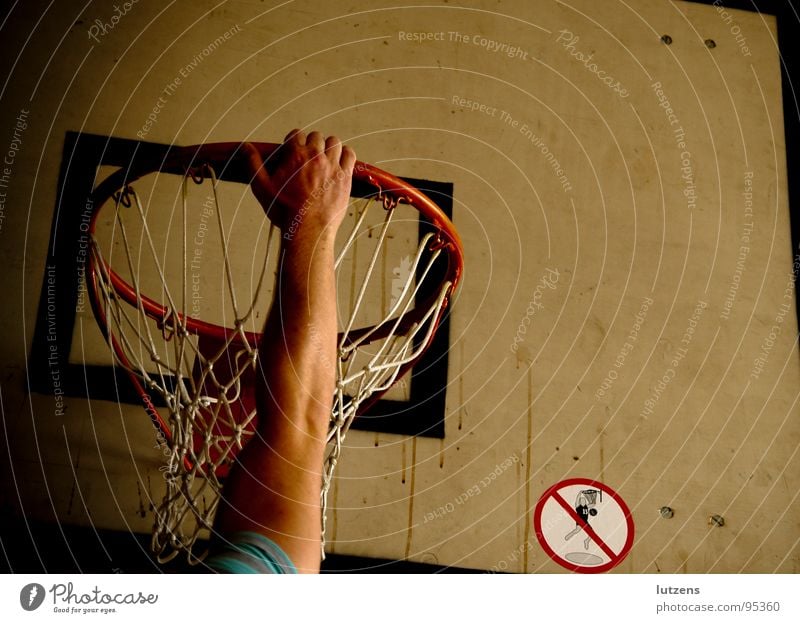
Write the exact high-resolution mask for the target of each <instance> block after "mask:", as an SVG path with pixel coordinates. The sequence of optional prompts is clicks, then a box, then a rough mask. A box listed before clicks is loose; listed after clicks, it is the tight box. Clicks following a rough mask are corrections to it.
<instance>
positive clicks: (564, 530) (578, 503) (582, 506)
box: [533, 478, 633, 573]
mask: <svg viewBox="0 0 800 623" xmlns="http://www.w3.org/2000/svg"><path fill="white" fill-rule="evenodd" d="M592 491H594V492H595V493H594V494H593V493H592ZM600 500H602V501H600ZM579 513H580V514H579ZM533 528H534V531H535V532H536V539H537V540H538V541H539V545H541V546H542V549H543V550H544V551H545V552H546V553H547V555H548V556H550V558H552V559H553V560H554V561H555V562H557V563H558V564H559V565H561V566H562V567H564V568H565V569H569V570H570V571H575V572H577V573H602V572H604V571H608V570H609V569H612V568H614V567H616V566H617V565H618V564H619V563H621V562H622V561H623V559H624V558H625V556H627V555H628V552H629V551H630V550H631V547H632V546H633V517H632V516H631V511H630V510H629V509H628V506H627V505H626V504H625V502H624V501H623V500H622V498H621V497H620V496H619V495H618V494H617V493H616V492H615V491H614V490H613V489H611V488H610V487H609V486H607V485H605V484H603V483H602V482H597V481H596V480H590V479H588V478H570V479H569V480H563V481H561V482H559V483H556V484H555V485H553V486H552V487H550V488H549V489H548V490H547V491H545V492H544V494H543V495H542V497H541V498H539V501H538V502H537V503H536V509H535V510H534V512H533Z"/></svg>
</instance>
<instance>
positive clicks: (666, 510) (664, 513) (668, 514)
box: [658, 506, 675, 519]
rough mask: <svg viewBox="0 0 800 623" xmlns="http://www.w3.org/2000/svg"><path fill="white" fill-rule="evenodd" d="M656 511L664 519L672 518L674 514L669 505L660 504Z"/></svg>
mask: <svg viewBox="0 0 800 623" xmlns="http://www.w3.org/2000/svg"><path fill="white" fill-rule="evenodd" d="M658 513H659V514H660V515H661V517H663V518H664V519H672V518H673V517H674V516H675V511H673V510H672V509H671V508H670V507H669V506H662V507H661V508H659V509H658Z"/></svg>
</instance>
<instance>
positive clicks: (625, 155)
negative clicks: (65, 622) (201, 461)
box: [0, 0, 800, 573]
mask: <svg viewBox="0 0 800 623" xmlns="http://www.w3.org/2000/svg"><path fill="white" fill-rule="evenodd" d="M430 4H431V3H427V4H426V6H414V3H412V4H408V3H406V4H405V5H404V6H403V7H397V6H395V5H394V4H392V3H389V2H381V1H369V2H362V3H360V4H359V5H358V9H357V10H346V11H345V10H343V8H342V7H341V6H340V5H339V3H329V4H323V3H318V2H288V3H277V2H249V1H240V2H229V3H224V4H221V5H216V4H215V3H212V2H205V1H204V0H201V1H199V2H195V3H193V5H192V10H191V11H187V10H186V9H185V8H182V7H181V6H179V4H177V3H176V4H169V5H166V6H164V5H163V3H157V2H154V1H150V0H141V1H140V2H138V3H136V4H134V5H131V7H130V10H129V11H126V12H124V13H122V12H121V11H120V12H119V13H115V12H114V10H113V9H110V8H108V6H106V5H101V4H92V5H89V6H87V7H85V8H84V7H83V6H82V5H80V4H79V3H70V2H67V3H60V4H59V9H58V11H57V12H55V11H53V10H50V11H48V12H45V8H46V4H45V3H39V2H33V3H25V6H23V7H22V8H18V9H15V12H14V13H12V16H11V18H10V21H9V22H8V23H7V24H6V26H4V28H3V32H4V38H5V40H6V43H7V46H8V49H10V50H13V51H14V54H9V55H7V56H6V58H4V60H2V61H1V62H2V63H3V64H4V69H5V70H6V73H7V74H8V75H10V76H11V77H10V79H9V81H8V82H7V83H6V84H5V87H4V92H3V123H4V127H5V136H6V137H7V140H8V141H9V146H8V147H9V149H8V159H7V160H6V164H5V165H4V166H5V167H6V168H5V169H3V170H2V171H0V172H2V176H0V187H1V188H0V189H1V190H2V191H4V195H3V199H4V201H3V203H2V204H0V205H2V220H0V223H1V224H2V229H1V230H0V252H1V253H2V260H3V264H4V266H5V270H4V271H3V275H2V277H1V278H2V280H3V285H4V291H5V292H6V293H7V301H6V302H5V304H4V305H3V308H2V318H1V319H0V320H1V321H2V326H3V333H4V335H5V336H6V338H4V340H3V361H4V375H3V386H2V392H3V393H2V406H3V423H4V428H3V434H4V436H5V437H6V441H7V443H4V444H3V448H4V450H3V452H2V455H3V474H4V478H3V480H2V499H3V504H4V512H5V511H6V510H7V511H8V513H10V514H13V515H14V516H17V517H25V518H28V519H31V520H36V521H45V522H56V521H58V522H61V523H63V524H70V525H83V526H92V527H94V528H96V529H98V530H106V529H108V530H115V531H123V532H140V533H146V532H148V531H149V530H150V528H151V525H152V518H151V516H150V515H149V513H148V506H149V504H150V502H149V499H150V497H151V496H157V495H158V491H159V489H160V487H159V479H161V478H162V472H161V471H159V467H160V465H161V450H160V449H159V447H158V444H157V443H156V436H155V433H154V430H153V428H152V426H151V425H150V423H149V420H148V419H147V417H146V415H145V413H144V411H143V410H142V409H141V407H140V406H137V405H135V404H131V403H130V401H129V400H127V399H126V397H125V392H126V391H127V390H126V388H125V387H124V386H123V385H122V384H120V385H119V386H118V387H115V386H114V378H115V377H113V376H110V377H107V381H108V383H107V387H106V389H107V390H108V391H107V392H106V394H105V395H98V394H97V393H96V392H95V393H93V392H92V391H91V390H90V391H89V392H88V393H89V394H90V395H92V399H88V398H86V397H85V396H81V395H72V396H63V397H62V396H61V395H60V394H59V395H55V391H56V389H61V388H62V386H63V385H64V384H66V383H67V382H69V383H71V386H72V387H73V388H75V387H78V388H80V387H81V386H82V385H83V386H88V385H90V383H89V382H88V380H87V379H90V378H93V375H95V374H101V371H100V370H99V368H100V367H102V366H104V365H105V364H107V360H106V361H103V358H104V357H107V350H106V349H105V347H104V344H103V342H102V338H101V337H100V334H99V331H98V330H97V328H96V325H95V323H94V320H93V318H92V316H91V314H90V313H89V311H88V306H87V307H86V309H85V310H83V311H78V312H76V309H75V308H76V306H77V305H78V303H79V302H80V301H79V299H78V297H79V296H80V292H79V291H76V292H74V295H73V300H71V301H70V300H68V301H66V302H65V301H64V300H63V299H58V302H56V301H48V292H49V290H48V287H51V288H54V289H55V288H56V287H57V284H60V285H59V286H58V287H60V288H62V289H63V287H64V282H65V280H66V279H67V278H66V277H63V276H58V273H57V271H56V270H55V269H53V268H51V267H53V266H55V265H61V263H63V262H64V261H68V262H70V261H74V260H75V259H76V257H77V255H76V256H75V257H72V256H71V257H68V258H64V257H63V255H62V256H61V257H59V256H58V255H57V253H56V251H58V250H59V249H63V247H59V246H58V241H57V240H56V239H55V238H57V235H58V232H59V231H60V226H61V225H62V224H63V222H64V221H60V220H59V219H66V218H67V216H68V215H70V214H72V215H74V214H76V213H77V214H78V217H77V219H78V220H77V221H76V223H77V226H78V227H80V216H79V215H80V211H81V210H82V209H83V206H82V205H78V206H75V205H66V204H58V203H57V197H59V196H61V195H60V194H59V193H60V192H61V191H62V190H63V188H61V187H60V178H59V173H60V172H61V171H63V168H64V162H65V154H69V153H70V152H69V150H65V146H67V145H68V144H69V141H70V140H74V139H75V136H76V135H78V134H83V135H94V136H101V137H113V139H114V140H129V141H142V142H143V143H146V144H162V145H163V144H167V145H169V144H182V145H189V144H196V143H202V142H211V141H231V140H245V139H249V140H266V141H277V140H280V139H281V138H282V137H283V136H284V135H285V133H286V132H287V131H288V130H289V129H291V128H294V127H303V128H320V129H321V130H323V131H324V132H325V133H326V134H336V135H337V136H339V137H341V138H342V139H343V140H344V141H346V142H347V143H348V144H350V145H352V146H353V147H354V148H355V149H356V151H357V153H358V156H359V158H360V159H361V160H364V161H367V162H371V163H373V164H376V165H377V166H380V167H382V168H385V169H387V170H389V171H391V172H393V173H395V174H397V175H400V176H404V177H410V178H415V179H417V180H429V181H430V182H431V189H432V192H440V193H441V194H442V201H446V202H448V203H450V204H451V205H452V215H453V221H454V223H455V225H456V227H457V228H458V230H459V232H460V234H461V236H462V239H463V241H464V245H465V249H466V265H465V279H464V282H463V284H462V286H461V289H460V291H459V292H458V294H457V297H456V300H455V302H454V305H453V306H452V311H451V314H450V317H449V322H450V324H449V326H448V327H447V331H446V337H447V342H446V345H445V346H444V347H443V349H444V352H445V353H446V355H447V359H446V365H445V367H444V368H443V369H442V370H441V376H440V378H439V379H438V381H436V382H435V383H434V384H433V386H430V385H425V387H426V392H430V393H438V394H441V395H442V396H443V399H442V401H441V405H440V406H439V407H434V406H431V405H430V404H428V403H427V401H426V399H425V396H422V397H421V398H420V399H419V400H418V401H417V402H416V403H414V400H413V396H412V394H413V392H414V384H413V383H410V388H409V387H408V386H407V387H403V386H401V387H399V388H398V389H397V390H396V393H395V394H394V395H393V399H394V400H396V401H398V403H401V402H403V401H406V402H408V401H409V400H410V401H411V402H412V403H413V404H415V406H413V408H411V407H409V408H408V409H405V410H404V413H403V414H402V417H403V418H409V419H412V420H413V419H414V418H419V419H421V420H424V421H429V420H430V418H431V417H433V419H432V420H431V421H434V422H440V425H441V431H440V432H439V433H437V434H433V435H430V434H424V433H423V434H420V433H421V431H420V430H414V429H412V430H410V431H409V430H406V431H403V430H400V429H392V430H391V432H387V430H385V429H383V430H375V429H374V428H373V429H368V430H356V431H352V432H351V433H350V434H349V436H348V438H347V448H346V451H345V454H344V455H343V459H342V462H341V464H340V466H339V471H338V478H337V480H336V482H335V484H334V487H333V490H332V494H331V500H332V509H331V511H330V514H329V518H328V525H329V535H328V537H329V543H328V551H329V552H331V553H335V554H347V555H354V556H361V557H367V558H380V559H395V560H409V561H414V562H422V563H435V564H438V565H444V566H457V567H466V568H471V569H478V570H500V571H513V572H539V573H541V572H564V571H565V564H564V561H565V560H566V561H567V562H571V563H572V564H574V565H576V566H579V567H582V568H583V569H584V570H586V569H587V568H589V569H591V568H592V567H597V568H599V567H603V568H605V567H608V568H610V569H613V570H614V571H615V572H629V573H631V572H633V573H638V572H679V571H688V572H740V571H745V572H776V571H777V572H792V571H797V570H798V565H800V560H799V559H798V537H800V532H799V531H798V525H799V523H798V520H800V505H798V504H797V501H798V500H797V496H798V493H797V492H798V491H800V482H798V480H799V479H800V469H798V468H800V461H799V460H798V457H797V452H796V449H797V447H798V441H800V418H798V417H797V415H798V404H797V401H798V396H800V365H799V364H800V361H798V350H797V315H796V306H795V294H794V279H793V275H792V269H793V265H796V258H797V255H796V253H797V250H796V249H794V250H793V249H792V245H791V240H790V233H789V232H790V223H789V208H788V198H787V192H786V188H787V176H786V158H785V143H784V133H783V109H782V103H781V82H780V66H779V57H778V51H777V47H776V32H777V29H776V20H775V19H774V18H773V17H772V16H769V15H763V14H759V13H756V12H747V11H735V10H731V9H724V8H723V7H720V6H717V7H715V6H708V5H702V4H696V3H688V2H668V1H657V2H653V1H644V0H635V1H628V2H624V3H623V2H617V1H616V0H608V1H606V2H593V1H589V0H573V1H571V2H556V1H549V0H539V1H536V2H521V1H520V2H500V3H497V2H476V3H471V5H470V6H469V7H454V6H450V5H449V4H448V3H441V4H438V3H437V4H435V5H434V6H430ZM42 15H44V16H43V17H42ZM115 15H116V17H114V16H115ZM40 17H41V19H40ZM11 26H14V27H13V28H12V27H11ZM29 35H30V40H27V38H28V36H29ZM4 151H6V150H4ZM61 181H63V180H61ZM445 194H446V195H447V196H446V197H445ZM411 231H412V233H407V234H406V235H405V237H406V238H411V237H413V230H411ZM79 251H80V246H78V247H77V248H74V249H73V250H72V251H70V253H76V254H77V253H78V252H79ZM60 252H61V253H62V254H63V253H64V252H63V251H60ZM49 253H56V255H49ZM241 253H242V256H241V258H240V259H241V260H242V261H248V258H250V257H252V254H253V253H252V245H251V246H250V247H249V248H248V247H247V246H246V245H242V248H241ZM399 257H401V258H402V257H403V252H402V251H400V252H399ZM380 270H381V271H383V276H384V280H385V282H386V285H387V287H388V288H389V289H390V288H391V281H392V279H394V278H396V275H397V274H398V272H402V270H403V265H402V263H398V264H397V265H394V264H393V263H391V262H389V263H387V264H386V265H385V266H381V267H380ZM51 304H52V309H51V307H50V305H51ZM67 307H69V309H67ZM48 314H51V316H49V315H48ZM50 317H52V319H53V322H55V326H56V327H57V330H58V331H69V332H70V333H71V335H72V341H71V346H70V348H69V353H58V356H57V358H56V359H55V361H57V363H56V364H55V365H50V364H49V361H48V359H47V357H45V359H44V360H42V359H41V351H39V352H38V354H37V352H36V351H35V348H34V346H35V342H36V339H35V338H36V331H37V319H39V320H38V321H39V322H40V324H39V326H38V330H39V332H40V334H39V335H40V337H41V336H43V339H44V346H48V343H47V336H48V328H49V326H50V325H49V324H48V318H50ZM42 319H43V320H42ZM42 322H44V324H41V323H42ZM54 330H55V329H54ZM40 346H41V344H40ZM45 352H46V351H45ZM37 356H38V357H40V358H39V359H38V360H37ZM36 361H38V362H39V365H38V366H37V365H35V364H36ZM103 378H106V377H103ZM418 387H419V385H418ZM72 393H73V394H79V393H80V392H79V391H78V390H75V391H73V392H72ZM83 393H84V394H85V393H86V391H84V392H83ZM429 409H433V410H437V413H435V414H434V415H433V416H431V413H429V412H427V410H429ZM439 411H440V412H439ZM426 418H427V419H426ZM422 428H423V429H424V430H427V429H428V426H427V425H426V426H423V427H422ZM591 491H597V492H598V493H595V494H591V493H584V492H591ZM599 492H603V494H602V495H600V493H599ZM581 495H583V496H584V498H583V502H586V503H585V504H583V505H582V508H585V509H586V512H587V513H589V512H590V511H592V510H594V511H595V513H596V514H591V515H589V516H588V521H589V524H590V526H593V530H594V532H595V535H596V536H595V537H592V536H591V535H589V536H588V537H587V533H586V532H579V533H576V534H574V535H572V536H569V538H567V537H568V535H570V534H571V533H572V531H573V529H574V527H575V521H574V517H573V515H571V514H570V513H571V512H573V511H571V510H570V509H572V508H573V507H576V506H581V503H580V502H579V498H580V496H581ZM589 498H592V499H593V500H594V501H593V502H591V503H589ZM559 499H560V500H562V501H563V502H564V503H563V504H562V503H561V502H559ZM540 501H541V504H540V505H538V507H537V503H539V502H540ZM564 505H566V507H567V508H564ZM6 507H7V508H6ZM537 518H538V521H537ZM722 524H724V525H722ZM537 532H538V533H540V534H541V538H537ZM629 539H630V544H629V545H630V546H629V547H627V548H626V544H627V541H628V540H629ZM623 551H624V552H625V554H624V555H623V553H622V552H623ZM617 558H619V560H617ZM558 560H561V563H559V562H558ZM609 563H613V564H609ZM566 566H567V567H568V566H569V565H566ZM112 567H114V563H113V561H110V562H109V570H111V568H112Z"/></svg>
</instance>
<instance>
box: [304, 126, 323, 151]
mask: <svg viewBox="0 0 800 623" xmlns="http://www.w3.org/2000/svg"><path fill="white" fill-rule="evenodd" d="M306 147H311V148H312V149H313V150H314V151H316V152H317V153H321V152H323V151H324V150H325V137H324V136H323V135H322V133H321V132H316V131H314V132H312V133H311V134H309V135H308V137H306Z"/></svg>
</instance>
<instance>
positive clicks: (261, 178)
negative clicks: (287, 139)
mask: <svg viewBox="0 0 800 623" xmlns="http://www.w3.org/2000/svg"><path fill="white" fill-rule="evenodd" d="M242 151H243V152H244V155H245V159H246V160H247V168H248V171H249V173H250V180H251V182H250V186H251V188H252V189H253V194H254V195H255V196H256V199H258V201H259V202H260V203H261V205H262V207H263V208H264V209H265V210H266V209H267V208H268V205H269V203H271V201H272V197H271V196H270V192H269V175H267V169H266V167H265V166H264V160H263V159H262V158H261V154H260V153H258V150H257V149H256V148H255V146H254V145H253V144H252V143H245V144H244V145H242Z"/></svg>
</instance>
